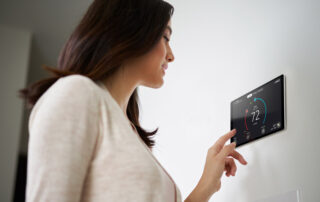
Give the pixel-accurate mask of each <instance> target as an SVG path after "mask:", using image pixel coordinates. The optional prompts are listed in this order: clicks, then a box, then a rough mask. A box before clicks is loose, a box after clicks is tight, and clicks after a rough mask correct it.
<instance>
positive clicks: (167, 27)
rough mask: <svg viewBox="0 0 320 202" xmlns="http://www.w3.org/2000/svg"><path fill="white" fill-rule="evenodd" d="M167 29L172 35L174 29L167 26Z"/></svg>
mask: <svg viewBox="0 0 320 202" xmlns="http://www.w3.org/2000/svg"><path fill="white" fill-rule="evenodd" d="M166 29H168V30H169V31H170V35H172V29H171V27H170V26H167V27H166Z"/></svg>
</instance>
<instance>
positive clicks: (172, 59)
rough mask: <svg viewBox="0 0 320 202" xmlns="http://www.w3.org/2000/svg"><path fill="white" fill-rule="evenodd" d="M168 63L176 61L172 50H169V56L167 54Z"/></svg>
mask: <svg viewBox="0 0 320 202" xmlns="http://www.w3.org/2000/svg"><path fill="white" fill-rule="evenodd" d="M167 61H168V62H173V61H174V55H173V53H172V50H171V48H169V51H168V54H167Z"/></svg>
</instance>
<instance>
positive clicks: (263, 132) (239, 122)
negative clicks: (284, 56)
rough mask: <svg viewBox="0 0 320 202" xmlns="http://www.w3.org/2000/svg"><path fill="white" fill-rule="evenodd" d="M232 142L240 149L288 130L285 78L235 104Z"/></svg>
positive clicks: (232, 109) (244, 96)
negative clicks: (285, 126)
mask: <svg viewBox="0 0 320 202" xmlns="http://www.w3.org/2000/svg"><path fill="white" fill-rule="evenodd" d="M234 128H235V129H237V133H236V135H235V136H233V137H232V138H231V142H234V141H236V143H237V147H238V146H240V145H243V144H246V143H248V142H251V141H253V140H256V139H259V138H261V137H264V136H267V135H269V134H272V133H274V132H277V131H279V130H282V129H284V76H283V75H281V76H279V77H277V78H275V79H273V80H271V81H269V82H268V83H266V84H264V85H262V86H260V87H258V88H256V89H254V90H252V91H251V92H249V93H247V94H245V95H243V96H241V97H239V98H238V99H236V100H234V101H232V102H231V130H232V129H234Z"/></svg>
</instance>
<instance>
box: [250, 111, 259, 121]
mask: <svg viewBox="0 0 320 202" xmlns="http://www.w3.org/2000/svg"><path fill="white" fill-rule="evenodd" d="M251 114H252V115H253V116H252V122H254V121H255V120H254V117H255V115H256V114H257V115H256V121H258V120H259V119H260V118H259V114H260V113H259V110H256V111H254V112H251Z"/></svg>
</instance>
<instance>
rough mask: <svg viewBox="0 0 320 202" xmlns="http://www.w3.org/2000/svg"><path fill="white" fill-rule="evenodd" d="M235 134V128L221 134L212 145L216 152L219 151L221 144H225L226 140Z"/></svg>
mask: <svg viewBox="0 0 320 202" xmlns="http://www.w3.org/2000/svg"><path fill="white" fill-rule="evenodd" d="M235 134H236V129H233V130H232V131H230V132H228V133H227V134H225V135H223V136H221V137H220V138H219V139H218V140H217V141H216V143H215V144H214V145H213V147H214V148H215V150H216V152H217V153H219V152H220V150H221V149H222V148H223V146H224V145H225V144H226V142H227V141H228V140H229V139H230V138H232V137H233V136H234V135H235Z"/></svg>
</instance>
